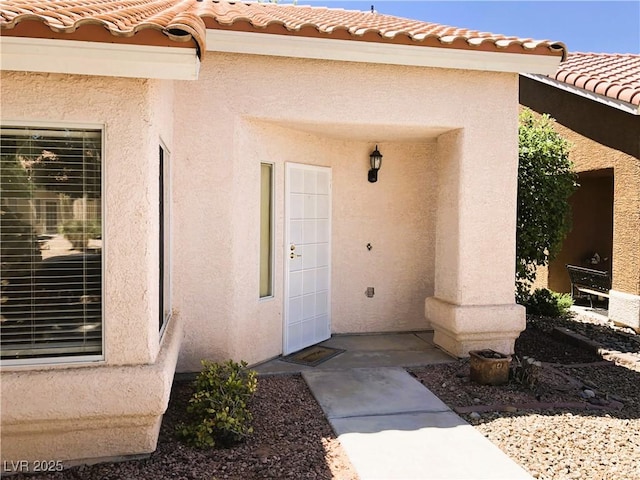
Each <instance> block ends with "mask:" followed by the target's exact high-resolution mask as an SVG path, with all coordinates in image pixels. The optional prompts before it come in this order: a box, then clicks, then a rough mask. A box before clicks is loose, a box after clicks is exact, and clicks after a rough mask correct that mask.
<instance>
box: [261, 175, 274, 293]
mask: <svg viewBox="0 0 640 480" xmlns="http://www.w3.org/2000/svg"><path fill="white" fill-rule="evenodd" d="M260 169H261V170H260V298H264V297H271V296H272V295H273V165H271V164H269V163H262V164H260Z"/></svg>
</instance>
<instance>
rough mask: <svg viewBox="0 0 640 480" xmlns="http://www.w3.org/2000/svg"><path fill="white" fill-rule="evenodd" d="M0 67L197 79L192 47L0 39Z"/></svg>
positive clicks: (14, 38)
mask: <svg viewBox="0 0 640 480" xmlns="http://www.w3.org/2000/svg"><path fill="white" fill-rule="evenodd" d="M0 68H1V69H2V70H17V71H21V72H48V73H69V74H79V75H104V76H108V77H129V78H159V79H166V80H196V79H197V78H198V72H199V69H200V60H199V59H198V55H197V53H196V49H195V48H180V47H157V46H151V45H126V44H119V43H98V42H79V41H75V40H52V39H46V38H22V37H6V36H2V37H0Z"/></svg>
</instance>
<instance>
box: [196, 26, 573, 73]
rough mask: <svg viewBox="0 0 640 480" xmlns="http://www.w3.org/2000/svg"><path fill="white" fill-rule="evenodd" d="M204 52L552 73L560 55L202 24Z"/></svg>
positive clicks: (559, 59)
mask: <svg viewBox="0 0 640 480" xmlns="http://www.w3.org/2000/svg"><path fill="white" fill-rule="evenodd" d="M205 44H206V46H207V47H206V48H207V51H213V52H226V53H244V54H251V55H271V56H278V57H293V58H310V59H320V60H337V61H348V62H363V63H378V64H390V65H408V66H418V67H437V68H457V69H464V70H485V71H495V72H514V73H520V72H527V73H540V74H552V73H554V72H555V71H556V70H557V68H558V65H559V64H560V62H561V60H562V54H561V52H559V54H548V55H538V54H534V53H522V54H520V53H506V52H500V51H496V52H487V51H474V50H466V49H465V50H463V49H456V48H447V47H425V46H420V45H398V44H388V43H377V42H364V41H357V40H337V39H324V38H313V37H295V36H289V35H274V34H264V33H257V32H255V33H254V32H239V31H229V30H216V29H207V34H206V42H205Z"/></svg>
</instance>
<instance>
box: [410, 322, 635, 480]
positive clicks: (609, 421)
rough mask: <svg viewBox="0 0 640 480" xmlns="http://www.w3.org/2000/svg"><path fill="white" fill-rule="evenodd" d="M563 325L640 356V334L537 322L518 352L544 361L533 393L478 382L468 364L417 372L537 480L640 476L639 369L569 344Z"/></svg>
mask: <svg viewBox="0 0 640 480" xmlns="http://www.w3.org/2000/svg"><path fill="white" fill-rule="evenodd" d="M556 326H563V327H564V328H568V329H570V330H572V331H575V332H580V333H581V334H584V335H587V336H589V337H590V338H591V339H595V340H596V341H598V342H599V343H601V344H603V345H605V347H606V348H608V349H614V350H617V351H624V352H625V353H628V354H631V355H639V356H640V343H636V342H637V340H638V338H639V336H638V335H635V334H633V333H632V332H631V331H629V330H627V329H619V328H615V327H613V326H612V325H608V324H604V323H600V322H597V321H595V320H594V321H589V320H585V321H578V320H571V319H568V320H561V321H558V320H557V319H545V318H530V319H529V321H528V327H527V330H526V331H525V332H524V333H523V334H522V335H521V337H520V338H519V339H518V342H517V343H516V354H517V355H520V356H522V355H526V356H532V357H534V358H535V359H537V360H540V361H541V362H543V363H542V368H541V371H540V381H539V384H538V386H537V387H536V388H535V389H533V390H532V389H529V388H527V387H525V386H522V385H519V384H517V383H513V382H511V383H509V384H507V385H504V386H497V387H491V386H479V385H476V384H474V383H472V382H471V381H470V380H469V364H468V361H460V362H457V363H454V364H448V365H437V366H434V367H428V368H423V369H415V370H413V371H412V373H413V374H414V375H415V376H416V378H418V379H419V380H420V381H422V383H423V384H424V385H426V386H427V387H428V388H429V389H431V390H432V391H433V392H434V393H435V394H436V395H437V396H438V397H440V398H441V399H442V400H443V401H444V402H445V403H446V404H447V405H449V406H450V407H451V408H453V409H454V410H457V411H458V412H459V413H460V414H461V415H462V416H463V418H465V419H466V420H467V421H468V422H469V423H471V424H472V425H474V426H475V428H477V429H478V430H479V431H481V432H482V433H483V434H484V435H485V436H486V437H487V438H488V439H489V440H491V441H492V442H493V443H495V444H496V445H497V446H498V447H500V448H501V449H502V450H503V451H504V452H505V453H507V454H508V455H509V456H510V457H511V458H513V459H514V460H515V461H516V462H518V463H519V464H520V465H522V466H523V467H524V468H525V469H527V470H528V471H529V472H530V473H531V474H532V476H533V477H535V478H539V479H554V480H563V479H590V480H598V479H602V480H605V479H606V480H631V479H638V478H640V460H638V459H639V458H640V371H636V370H635V369H634V368H633V365H632V366H630V365H629V364H616V363H615V362H614V361H603V360H602V358H600V357H599V356H598V355H596V354H594V353H592V352H588V351H585V350H583V349H580V348H578V347H575V346H572V345H567V344H565V343H563V342H562V341H561V340H559V339H557V338H554V337H552V336H551V332H552V330H553V328H554V327H556ZM636 367H637V365H636Z"/></svg>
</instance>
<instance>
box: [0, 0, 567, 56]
mask: <svg viewBox="0 0 640 480" xmlns="http://www.w3.org/2000/svg"><path fill="white" fill-rule="evenodd" d="M0 13H1V16H0V27H1V28H2V30H3V34H4V35H20V36H27V37H29V36H40V37H42V36H46V35H47V33H46V32H49V33H51V32H54V33H55V34H57V35H54V38H70V39H71V38H75V39H80V38H81V36H80V35H77V34H76V33H78V34H79V33H80V32H81V31H82V30H83V29H86V30H88V31H94V32H98V33H104V29H106V31H108V32H109V33H110V34H111V36H112V38H111V39H110V40H108V39H107V40H105V39H104V38H102V39H100V38H91V37H89V39H92V40H95V41H114V39H113V37H115V38H116V39H120V40H115V41H124V40H123V39H129V41H128V43H131V42H134V43H135V41H134V40H135V39H136V37H138V39H139V40H140V39H141V38H142V37H145V35H141V32H142V31H143V30H153V31H155V32H156V33H162V34H163V35H164V36H165V37H168V38H169V39H170V40H171V41H172V42H180V41H182V42H191V41H193V40H195V42H196V44H197V46H198V47H199V49H200V51H201V52H204V51H205V42H206V28H212V29H222V30H237V31H249V32H263V33H272V34H284V35H298V36H307V37H321V38H336V39H344V40H360V41H371V42H379V43H392V44H394V43H395V44H408V45H422V46H433V47H445V48H453V49H464V50H481V51H489V52H509V53H534V54H537V55H551V56H563V57H564V55H565V54H566V47H565V46H564V45H563V44H561V43H558V42H550V41H548V40H542V41H538V40H532V39H522V38H517V37H507V36H504V35H496V34H492V33H486V32H478V31H474V30H467V29H460V28H455V27H449V26H445V25H440V24H436V23H427V22H422V21H417V20H409V19H404V18H399V17H393V16H390V15H381V14H377V13H371V12H361V11H349V10H342V9H335V8H326V7H306V6H297V5H278V4H272V3H242V2H227V1H218V0H3V1H2V5H1V9H0ZM34 21H35V22H40V23H41V24H43V25H46V27H48V30H45V29H44V28H40V29H39V30H38V29H36V30H33V29H32V30H28V29H27V28H26V27H22V29H21V24H27V23H31V24H33V22H34ZM90 26H93V30H91V28H89V27H90ZM96 26H98V28H99V27H104V28H103V29H96ZM34 32H38V33H34ZM86 36H87V35H86V34H85V37H86ZM147 37H148V32H147ZM82 39H85V38H82ZM165 40H166V38H165Z"/></svg>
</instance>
